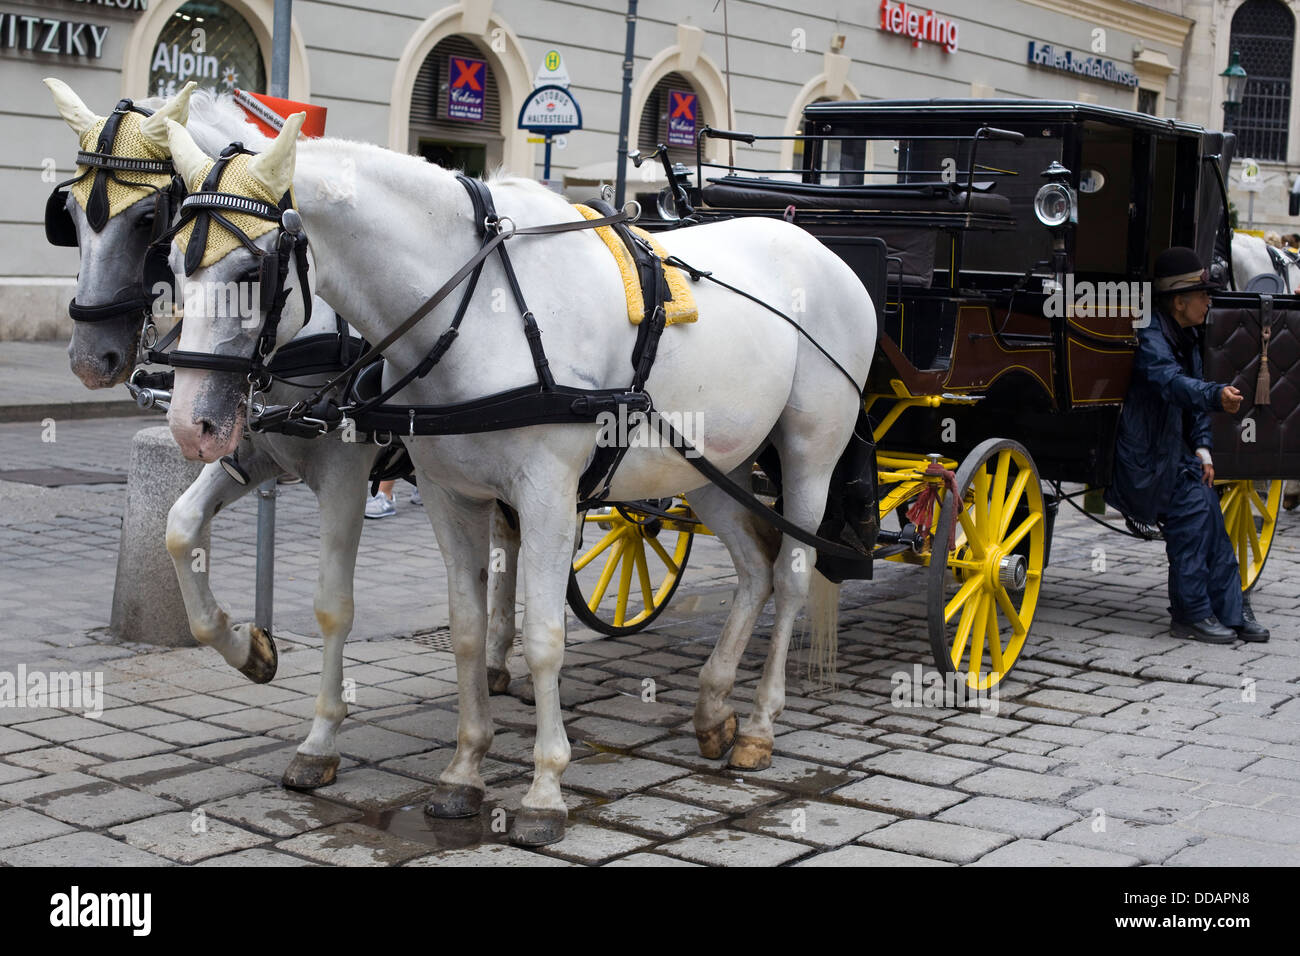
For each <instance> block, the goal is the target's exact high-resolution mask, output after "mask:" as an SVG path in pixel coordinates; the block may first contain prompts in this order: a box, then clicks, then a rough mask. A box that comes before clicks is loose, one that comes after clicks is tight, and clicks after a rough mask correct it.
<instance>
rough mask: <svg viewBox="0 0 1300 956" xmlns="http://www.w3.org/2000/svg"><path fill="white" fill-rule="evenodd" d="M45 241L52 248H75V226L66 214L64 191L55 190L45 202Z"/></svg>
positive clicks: (65, 193) (66, 204)
mask: <svg viewBox="0 0 1300 956" xmlns="http://www.w3.org/2000/svg"><path fill="white" fill-rule="evenodd" d="M45 239H46V241H47V242H49V243H50V245H52V246H68V247H71V248H74V249H75V248H76V246H77V224H76V223H75V222H73V221H72V213H70V212H68V191H67V190H66V189H55V190H54V192H52V193H50V198H49V199H47V200H45Z"/></svg>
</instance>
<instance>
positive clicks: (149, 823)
mask: <svg viewBox="0 0 1300 956" xmlns="http://www.w3.org/2000/svg"><path fill="white" fill-rule="evenodd" d="M108 832H109V835H111V836H115V837H119V838H120V839H123V840H125V841H126V842H127V843H129V844H131V846H134V847H138V848H139V849H141V850H146V851H148V852H150V853H156V854H158V855H159V856H165V857H167V859H169V860H175V861H176V862H178V863H197V862H198V861H199V860H204V859H207V858H208V857H210V856H219V855H220V854H222V853H230V852H232V851H235V850H247V849H251V848H252V847H255V846H259V845H261V844H264V843H267V842H269V840H268V838H267V837H264V836H261V835H259V834H256V833H253V832H251V831H248V830H244V829H241V828H240V827H237V826H234V825H233V824H229V823H226V822H225V821H222V820H211V819H208V818H207V815H206V814H205V813H203V812H202V811H198V810H196V811H195V812H194V813H164V814H161V815H160V816H156V817H149V818H148V819H147V820H137V821H136V822H135V823H127V824H123V825H122V826H117V827H113V828H112V829H110V830H109V831H108Z"/></svg>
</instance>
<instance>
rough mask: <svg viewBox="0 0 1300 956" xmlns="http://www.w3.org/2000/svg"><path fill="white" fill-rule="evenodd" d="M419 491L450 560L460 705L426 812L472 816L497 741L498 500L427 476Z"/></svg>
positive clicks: (450, 608)
mask: <svg viewBox="0 0 1300 956" xmlns="http://www.w3.org/2000/svg"><path fill="white" fill-rule="evenodd" d="M426 489H428V490H426ZM420 494H421V495H422V496H423V498H424V510H425V512H426V513H427V514H428V516H429V521H430V523H431V524H432V525H433V532H434V535H435V536H436V537H437V539H438V547H439V549H440V550H441V551H442V557H443V561H444V562H445V564H446V565H447V597H448V611H449V618H450V627H451V643H452V648H453V650H454V651H455V653H456V687H457V691H458V696H459V704H460V722H459V725H458V727H457V731H456V753H455V756H453V757H452V760H451V763H450V764H448V765H447V769H446V770H444V771H443V772H442V775H441V776H440V777H439V778H438V784H437V786H435V787H434V788H433V793H432V795H431V796H430V797H429V801H428V803H427V804H426V805H425V808H424V812H425V813H427V814H429V815H430V816H434V817H446V818H456V817H472V816H475V815H476V814H477V813H478V812H479V808H480V807H482V805H483V795H484V793H485V791H486V790H487V787H486V785H485V784H484V783H483V777H482V776H481V775H480V773H479V768H480V766H482V763H483V755H484V754H486V753H487V749H488V747H489V746H490V745H491V743H492V714H491V711H490V710H489V708H488V684H487V657H486V653H485V648H484V645H485V643H486V637H487V581H488V570H487V569H488V562H489V560H490V552H489V530H488V529H489V527H490V524H491V509H494V508H495V507H496V504H495V503H494V502H490V501H486V502H485V501H475V500H472V499H469V498H465V497H463V496H461V495H459V494H456V493H455V492H452V491H448V490H446V489H443V488H438V487H436V486H434V485H433V484H432V482H428V481H423V480H421V482H420Z"/></svg>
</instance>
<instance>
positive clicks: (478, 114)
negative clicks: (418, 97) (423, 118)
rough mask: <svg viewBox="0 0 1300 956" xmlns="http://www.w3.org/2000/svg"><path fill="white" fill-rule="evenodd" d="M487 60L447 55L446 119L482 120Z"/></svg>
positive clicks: (485, 91)
mask: <svg viewBox="0 0 1300 956" xmlns="http://www.w3.org/2000/svg"><path fill="white" fill-rule="evenodd" d="M487 70H488V67H487V61H486V60H476V59H474V58H472V57H468V56H449V57H447V75H448V76H449V77H450V78H451V82H450V83H448V84H447V119H454V120H470V121H472V122H475V123H481V122H482V121H483V106H484V103H485V102H486V101H487Z"/></svg>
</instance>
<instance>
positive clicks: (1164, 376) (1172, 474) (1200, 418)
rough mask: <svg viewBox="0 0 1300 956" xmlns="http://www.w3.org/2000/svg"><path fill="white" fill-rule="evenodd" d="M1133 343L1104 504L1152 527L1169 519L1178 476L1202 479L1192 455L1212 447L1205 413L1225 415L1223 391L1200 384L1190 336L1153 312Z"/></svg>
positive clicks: (1196, 353) (1194, 341) (1194, 340)
mask: <svg viewBox="0 0 1300 956" xmlns="http://www.w3.org/2000/svg"><path fill="white" fill-rule="evenodd" d="M1137 338H1138V347H1137V353H1136V354H1135V355H1134V356H1133V378H1132V381H1131V382H1130V383H1129V387H1128V395H1127V396H1126V397H1125V399H1124V408H1123V410H1122V411H1121V412H1120V416H1119V430H1118V432H1117V434H1116V437H1115V472H1114V478H1113V480H1112V481H1111V484H1110V487H1109V488H1108V489H1107V490H1106V501H1107V503H1109V504H1110V505H1112V506H1114V507H1115V508H1118V509H1119V510H1120V511H1121V512H1122V513H1123V514H1126V515H1128V516H1129V517H1131V518H1133V519H1135V520H1137V521H1141V522H1144V523H1146V524H1154V523H1155V522H1156V518H1157V516H1158V515H1163V514H1164V513H1166V511H1167V506H1168V504H1169V501H1170V497H1171V495H1172V494H1173V490H1174V486H1175V484H1176V480H1177V477H1178V472H1179V470H1180V469H1192V470H1194V471H1195V473H1196V474H1197V475H1199V474H1200V472H1201V465H1200V459H1198V458H1197V457H1196V449H1197V448H1212V447H1213V445H1212V442H1211V431H1210V415H1209V413H1210V412H1220V411H1223V406H1222V404H1221V402H1220V394H1221V392H1222V391H1223V386H1222V385H1216V384H1215V383H1213V382H1206V381H1203V380H1202V379H1201V352H1200V348H1199V343H1198V341H1197V338H1196V336H1195V335H1194V333H1193V332H1192V331H1191V330H1190V329H1183V328H1180V327H1179V326H1178V324H1177V323H1176V322H1175V321H1174V320H1173V319H1172V318H1170V317H1168V316H1166V315H1164V314H1163V313H1162V312H1160V311H1159V310H1153V313H1152V317H1151V324H1150V325H1148V326H1147V327H1146V328H1143V329H1138V333H1137Z"/></svg>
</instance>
